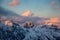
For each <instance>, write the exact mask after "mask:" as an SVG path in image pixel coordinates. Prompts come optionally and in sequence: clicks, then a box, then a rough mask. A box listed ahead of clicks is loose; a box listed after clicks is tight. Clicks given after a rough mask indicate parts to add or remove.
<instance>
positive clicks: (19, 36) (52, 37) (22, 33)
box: [0, 23, 60, 40]
mask: <svg viewBox="0 0 60 40" xmlns="http://www.w3.org/2000/svg"><path fill="white" fill-rule="evenodd" d="M0 40H60V29H58V28H55V27H54V26H52V27H50V26H47V25H43V26H34V27H32V28H25V27H23V26H20V25H18V24H15V23H14V25H13V26H12V27H10V26H6V25H4V24H2V23H0Z"/></svg>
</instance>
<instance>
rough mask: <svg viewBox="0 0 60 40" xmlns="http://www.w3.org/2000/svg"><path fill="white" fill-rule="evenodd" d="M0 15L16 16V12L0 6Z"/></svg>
mask: <svg viewBox="0 0 60 40" xmlns="http://www.w3.org/2000/svg"><path fill="white" fill-rule="evenodd" d="M0 16H7V17H9V16H18V15H17V14H16V13H14V12H12V11H9V10H6V9H4V8H2V7H0Z"/></svg>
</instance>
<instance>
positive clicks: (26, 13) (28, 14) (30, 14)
mask: <svg viewBox="0 0 60 40" xmlns="http://www.w3.org/2000/svg"><path fill="white" fill-rule="evenodd" d="M32 15H33V14H32V12H31V11H30V10H27V11H26V12H24V13H23V14H21V16H25V17H29V16H32Z"/></svg>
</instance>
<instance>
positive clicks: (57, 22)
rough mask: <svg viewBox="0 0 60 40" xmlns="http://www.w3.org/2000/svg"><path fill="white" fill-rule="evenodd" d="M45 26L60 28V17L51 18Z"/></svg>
mask: <svg viewBox="0 0 60 40" xmlns="http://www.w3.org/2000/svg"><path fill="white" fill-rule="evenodd" d="M45 24H48V25H52V24H54V25H58V26H60V18H59V17H55V18H50V20H45Z"/></svg>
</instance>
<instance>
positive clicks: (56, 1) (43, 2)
mask: <svg viewBox="0 0 60 40" xmlns="http://www.w3.org/2000/svg"><path fill="white" fill-rule="evenodd" d="M0 6H2V7H4V8H6V9H8V10H11V11H13V12H16V13H17V14H19V15H20V14H22V13H24V12H26V11H27V10H30V11H31V12H32V13H33V14H37V15H39V16H40V17H56V16H60V0H0Z"/></svg>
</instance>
